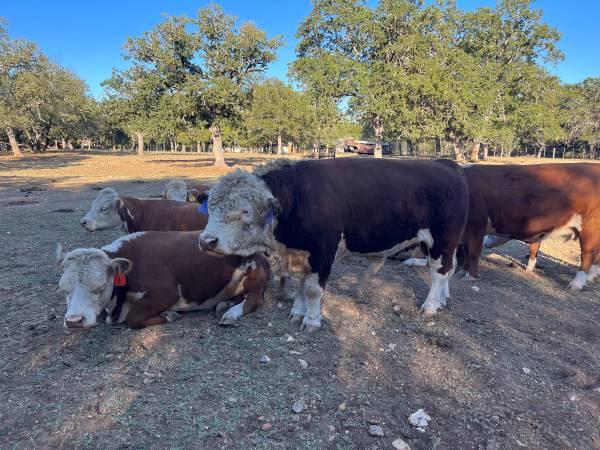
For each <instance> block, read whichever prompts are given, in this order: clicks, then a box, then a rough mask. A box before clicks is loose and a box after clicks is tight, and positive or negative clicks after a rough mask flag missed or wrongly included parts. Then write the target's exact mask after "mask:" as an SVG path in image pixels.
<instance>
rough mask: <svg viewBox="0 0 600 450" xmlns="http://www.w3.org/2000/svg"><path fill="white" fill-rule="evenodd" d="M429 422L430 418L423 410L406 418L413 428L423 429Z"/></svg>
mask: <svg viewBox="0 0 600 450" xmlns="http://www.w3.org/2000/svg"><path fill="white" fill-rule="evenodd" d="M430 420H431V417H430V416H429V414H427V413H426V412H425V411H424V410H423V408H421V409H419V410H418V411H415V412H414V413H412V414H411V415H410V416H408V421H409V422H410V424H411V425H412V426H413V427H417V428H423V429H424V428H425V427H426V426H427V425H429V421H430Z"/></svg>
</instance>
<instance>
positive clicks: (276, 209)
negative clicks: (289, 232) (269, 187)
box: [268, 198, 283, 216]
mask: <svg viewBox="0 0 600 450" xmlns="http://www.w3.org/2000/svg"><path fill="white" fill-rule="evenodd" d="M268 206H269V210H270V211H272V214H273V215H274V216H279V215H280V214H281V212H282V211H283V210H282V209H281V205H280V204H279V202H278V201H277V199H276V198H270V199H269V201H268Z"/></svg>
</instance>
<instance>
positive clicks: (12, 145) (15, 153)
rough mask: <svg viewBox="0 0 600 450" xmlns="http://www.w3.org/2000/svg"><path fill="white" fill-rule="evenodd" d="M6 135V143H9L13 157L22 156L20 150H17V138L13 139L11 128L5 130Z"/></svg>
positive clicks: (13, 133) (13, 134)
mask: <svg viewBox="0 0 600 450" xmlns="http://www.w3.org/2000/svg"><path fill="white" fill-rule="evenodd" d="M6 134H7V135H8V141H9V142H10V148H11V149H12V152H13V156H19V157H20V156H23V153H21V149H20V148H19V143H18V142H17V138H15V132H14V130H13V129H12V128H7V129H6Z"/></svg>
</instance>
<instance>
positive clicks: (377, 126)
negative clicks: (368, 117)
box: [373, 116, 383, 158]
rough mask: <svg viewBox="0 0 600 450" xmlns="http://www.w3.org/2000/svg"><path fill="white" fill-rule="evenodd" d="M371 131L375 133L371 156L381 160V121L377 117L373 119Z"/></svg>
mask: <svg viewBox="0 0 600 450" xmlns="http://www.w3.org/2000/svg"><path fill="white" fill-rule="evenodd" d="M373 131H375V150H374V151H373V156H374V157H375V158H381V157H382V156H383V150H382V148H381V136H382V134H383V119H382V118H381V117H379V116H377V117H375V119H373Z"/></svg>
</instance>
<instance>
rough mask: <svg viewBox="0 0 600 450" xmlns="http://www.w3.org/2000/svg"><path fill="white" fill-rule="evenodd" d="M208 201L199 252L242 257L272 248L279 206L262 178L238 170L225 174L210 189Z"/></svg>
mask: <svg viewBox="0 0 600 450" xmlns="http://www.w3.org/2000/svg"><path fill="white" fill-rule="evenodd" d="M207 202H208V203H207V205H206V206H207V211H205V212H208V213H209V216H208V224H207V226H206V229H205V230H204V231H203V232H202V233H201V235H200V247H201V248H202V249H204V250H208V251H212V252H215V253H219V254H224V255H230V254H234V255H241V256H248V255H252V254H254V253H258V252H267V251H269V250H272V249H273V247H274V238H273V229H274V227H275V225H276V220H277V219H276V216H277V215H278V214H279V212H280V206H279V203H278V202H277V200H276V199H275V197H274V196H273V194H272V193H271V191H270V190H269V188H268V186H267V185H266V183H265V182H264V181H263V180H262V179H261V178H259V177H258V176H256V175H254V174H252V173H248V172H244V171H241V170H237V171H235V172H232V173H230V174H227V175H225V176H224V177H223V178H221V180H220V181H219V182H218V183H217V184H216V185H215V186H214V187H213V188H212V189H211V190H210V192H209V197H208V200H207Z"/></svg>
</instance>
